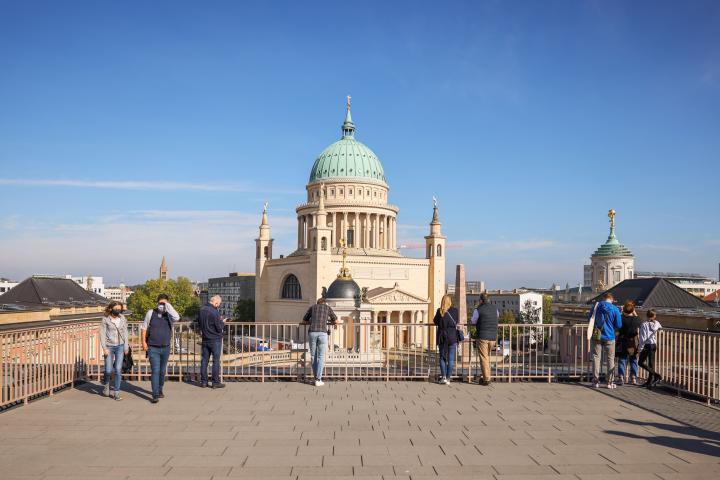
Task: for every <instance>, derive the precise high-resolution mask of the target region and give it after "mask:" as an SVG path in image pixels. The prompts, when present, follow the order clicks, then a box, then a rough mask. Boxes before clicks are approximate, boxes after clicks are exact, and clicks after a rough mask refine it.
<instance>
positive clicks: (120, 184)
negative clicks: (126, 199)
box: [0, 178, 303, 195]
mask: <svg viewBox="0 0 720 480" xmlns="http://www.w3.org/2000/svg"><path fill="white" fill-rule="evenodd" d="M0 185H8V186H14V187H65V188H101V189H117V190H163V191H167V190H173V191H186V192H238V193H270V194H283V195H297V194H299V193H300V194H302V192H303V191H301V190H273V189H271V188H270V189H268V188H267V187H265V186H262V187H255V186H250V185H244V184H240V183H188V182H172V181H152V182H147V181H135V180H112V181H109V180H73V179H60V180H54V179H33V178H0Z"/></svg>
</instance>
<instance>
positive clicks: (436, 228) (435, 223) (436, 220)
mask: <svg viewBox="0 0 720 480" xmlns="http://www.w3.org/2000/svg"><path fill="white" fill-rule="evenodd" d="M440 225H441V224H440V212H439V211H438V202H437V198H435V197H434V196H433V216H432V221H431V222H430V235H441V233H442V232H441V230H440Z"/></svg>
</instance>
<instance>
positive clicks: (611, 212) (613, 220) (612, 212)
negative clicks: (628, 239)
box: [608, 208, 615, 228]
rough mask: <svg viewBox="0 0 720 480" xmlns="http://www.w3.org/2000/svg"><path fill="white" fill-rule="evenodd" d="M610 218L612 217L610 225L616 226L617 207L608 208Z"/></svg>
mask: <svg viewBox="0 0 720 480" xmlns="http://www.w3.org/2000/svg"><path fill="white" fill-rule="evenodd" d="M608 218H609V219H610V227H611V228H615V209H613V208H611V209H610V210H608Z"/></svg>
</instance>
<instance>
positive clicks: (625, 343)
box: [617, 300, 642, 385]
mask: <svg viewBox="0 0 720 480" xmlns="http://www.w3.org/2000/svg"><path fill="white" fill-rule="evenodd" d="M621 317H622V327H621V328H620V338H619V340H620V342H619V343H620V350H619V355H618V357H619V360H618V376H619V377H620V379H619V381H618V382H617V384H618V385H622V384H623V383H624V382H625V378H626V377H625V373H626V372H625V368H626V367H627V364H628V361H629V362H630V378H629V379H628V383H629V384H631V385H635V383H636V378H637V375H638V355H639V353H640V325H641V323H642V321H641V320H640V317H638V314H637V312H636V311H635V302H633V301H632V300H628V301H626V302H625V304H624V305H623V308H622V315H621Z"/></svg>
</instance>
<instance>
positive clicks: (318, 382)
mask: <svg viewBox="0 0 720 480" xmlns="http://www.w3.org/2000/svg"><path fill="white" fill-rule="evenodd" d="M323 385H325V382H323V381H322V380H315V386H316V387H322V386H323Z"/></svg>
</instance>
